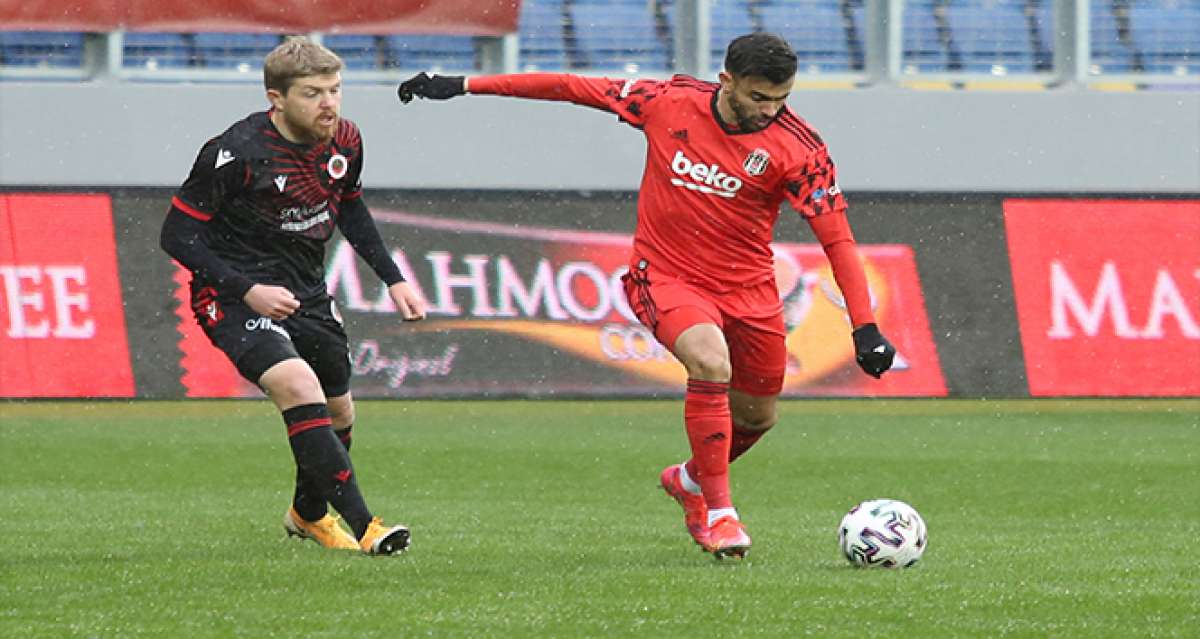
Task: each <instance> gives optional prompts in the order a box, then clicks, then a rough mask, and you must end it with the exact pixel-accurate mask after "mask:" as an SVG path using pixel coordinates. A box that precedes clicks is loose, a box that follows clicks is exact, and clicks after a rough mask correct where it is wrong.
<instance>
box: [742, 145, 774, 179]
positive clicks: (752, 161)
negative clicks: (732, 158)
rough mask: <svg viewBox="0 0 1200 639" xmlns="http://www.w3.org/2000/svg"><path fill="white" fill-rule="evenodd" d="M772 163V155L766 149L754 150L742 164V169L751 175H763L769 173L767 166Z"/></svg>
mask: <svg viewBox="0 0 1200 639" xmlns="http://www.w3.org/2000/svg"><path fill="white" fill-rule="evenodd" d="M770 162H771V154H770V153H767V150H766V149H754V150H753V151H751V152H750V155H747V156H746V161H745V162H742V168H743V169H746V173H747V174H749V175H762V174H763V173H766V172H767V164H769V163H770Z"/></svg>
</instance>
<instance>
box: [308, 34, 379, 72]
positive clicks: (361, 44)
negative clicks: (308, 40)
mask: <svg viewBox="0 0 1200 639" xmlns="http://www.w3.org/2000/svg"><path fill="white" fill-rule="evenodd" d="M375 40H376V36H373V35H326V36H324V37H323V38H321V43H322V44H324V45H325V46H327V47H329V48H330V49H331V50H332V51H333V52H334V53H336V54H338V57H340V58H341V59H342V62H344V63H345V64H346V69H347V70H350V71H374V70H377V69H379V68H380V66H382V65H381V59H380V55H379V49H378V48H377V47H376V42H375Z"/></svg>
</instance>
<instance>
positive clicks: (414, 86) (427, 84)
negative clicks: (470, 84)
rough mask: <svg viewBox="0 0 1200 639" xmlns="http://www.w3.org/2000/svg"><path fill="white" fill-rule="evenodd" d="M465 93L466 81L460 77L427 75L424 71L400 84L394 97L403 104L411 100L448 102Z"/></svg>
mask: <svg viewBox="0 0 1200 639" xmlns="http://www.w3.org/2000/svg"><path fill="white" fill-rule="evenodd" d="M466 92H467V79H466V78H465V77H463V76H461V75H437V74H434V75H429V74H427V73H425V72H424V71H422V72H420V73H418V74H417V75H414V76H413V77H411V78H409V79H407V80H405V81H404V82H401V83H400V87H399V88H397V89H396V95H397V96H399V98H400V101H401V102H402V103H404V104H408V103H409V102H412V100H413V98H425V99H427V100H449V99H450V98H453V97H456V96H460V95H463V94H465V93H466Z"/></svg>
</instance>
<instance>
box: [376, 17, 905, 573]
mask: <svg viewBox="0 0 1200 639" xmlns="http://www.w3.org/2000/svg"><path fill="white" fill-rule="evenodd" d="M796 64H797V63H796V55H795V53H794V52H793V51H792V49H791V47H790V46H789V45H788V44H787V42H786V41H784V40H783V39H782V38H780V37H779V36H776V35H772V34H767V33H755V34H750V35H745V36H741V37H739V38H737V39H735V40H734V41H733V42H732V43H730V45H729V48H728V51H727V52H726V56H725V70H724V71H722V72H721V73H720V76H719V80H720V81H719V82H716V83H713V82H705V81H702V80H698V79H695V78H691V77H687V76H678V75H677V76H675V77H673V78H671V79H670V80H665V81H659V80H620V79H618V80H613V79H607V78H589V77H580V76H575V75H569V74H554V73H528V74H514V75H495V76H482V77H472V78H469V79H466V78H463V77H461V76H439V75H434V76H429V75H426V74H424V73H422V74H419V75H417V76H415V77H413V78H411V79H409V80H407V81H405V82H404V83H402V84H401V85H400V87H399V96H400V100H401V101H402V102H405V103H407V102H409V101H411V100H412V99H413V98H414V97H421V98H428V99H433V100H444V99H448V98H452V97H454V96H458V95H464V94H466V93H473V94H490V95H502V96H514V97H523V98H535V99H543V100H560V101H568V102H573V103H575V104H581V105H584V106H590V107H593V108H597V109H602V110H605V111H610V112H612V113H615V114H616V115H617V117H618V118H619V119H620V120H622V121H624V122H626V123H627V124H630V125H632V126H634V127H636V128H638V129H641V131H642V132H643V133H644V134H645V135H646V142H647V151H646V165H645V169H644V173H643V176H642V183H641V187H640V189H639V194H638V220H637V229H636V231H635V232H634V238H633V251H632V255H631V257H630V261H629V273H628V274H627V275H626V276H625V278H624V283H625V292H626V295H627V296H628V298H629V304H630V307H631V308H632V309H633V310H634V312H635V313H636V314H637V316H638V319H640V320H641V321H642V322H643V323H644V324H646V326H648V327H650V328H651V329H652V330H653V331H654V335H655V337H656V338H657V339H658V340H659V341H660V342H662V344H663V345H664V346H665V347H666V348H668V349H669V350H670V351H671V352H672V353H673V354H674V355H675V357H676V358H677V359H678V360H679V361H680V362H681V363H682V364H683V365H684V367H685V368H686V369H687V374H688V382H687V394H686V399H685V400H684V411H683V412H684V423H685V425H686V429H687V435H688V440H689V442H690V444H691V450H692V457H691V459H689V460H688V461H687V462H686V463H683V464H676V465H672V466H668V467H667V468H666V469H664V470H663V472H662V474H661V475H660V481H661V483H662V486H663V488H664V489H665V490H666V491H667V493H668V494H670V495H671V496H672V497H674V498H675V500H676V501H678V502H679V504H680V505H681V506H682V507H683V510H684V520H685V524H686V525H687V529H688V531H689V533H690V534H691V535H692V538H693V539H694V540H695V541H696V542H697V543H698V544H700V545H701V546H702V547H703V548H704V549H705V550H706V551H708V552H711V553H713V554H714V555H716V556H717V557H724V556H736V557H743V556H745V554H746V552H747V551H748V550H749V548H750V536H749V535H748V534H747V533H746V529H745V527H744V526H743V525H742V522H741V521H740V519H739V518H738V513H737V511H736V510H735V509H734V507H733V501H732V499H731V497H730V491H729V464H730V462H732V461H734V460H736V459H737V458H738V457H739V456H741V455H742V454H743V453H745V452H746V451H747V450H748V449H749V448H750V447H751V446H753V445H754V444H755V443H756V442H757V441H758V440H759V438H761V437H762V436H763V434H764V433H766V431H767V430H769V429H770V428H771V427H772V426H774V425H775V423H776V421H777V411H776V404H777V399H778V396H779V393H780V391H781V390H782V388H783V378H784V371H785V368H786V362H787V349H786V345H785V338H786V330H785V327H784V321H783V305H782V302H781V301H780V298H779V291H778V288H777V287H776V284H775V276H774V273H775V270H774V259H773V256H772V252H771V247H770V242H771V240H772V238H773V235H774V226H775V221H776V219H777V218H778V217H779V209H780V205H781V204H782V203H783V201H784V200H785V199H786V200H787V201H788V202H790V203H791V205H792V207H793V208H794V209H795V210H796V211H798V212H799V213H800V215H801V216H802V217H804V219H805V220H807V221H808V223H809V225H810V227H811V228H812V230H813V232H814V233H815V234H816V236H817V239H818V240H819V241H820V242H821V246H822V247H823V248H824V250H825V253H826V255H827V256H828V258H829V261H830V263H831V264H832V267H833V274H834V278H835V279H836V280H837V283H838V286H839V287H840V288H841V290H842V294H843V296H844V297H845V300H846V308H847V309H848V311H849V315H850V322H851V323H852V325H853V331H852V336H853V343H854V348H855V351H856V359H857V361H858V363H859V365H860V366H861V367H862V369H863V370H864V371H865V372H866V373H867V374H869V375H872V376H874V377H879V376H880V375H882V374H883V373H884V371H887V370H888V369H889V368H890V367H891V365H892V358H893V357H894V355H895V349H894V348H893V347H892V345H891V344H890V343H889V342H888V341H887V339H885V338H884V337H883V335H882V334H881V333H880V331H879V328H878V327H877V325H876V324H875V320H874V317H873V314H872V310H871V300H870V293H869V291H868V288H867V280H866V275H865V273H864V271H863V267H862V264H861V262H860V261H859V257H858V251H857V249H856V247H855V244H854V236H853V235H852V234H851V231H850V225H849V223H848V221H847V219H846V200H845V197H844V196H843V194H842V192H841V189H840V188H838V184H837V178H836V172H835V169H834V165H833V161H832V160H830V158H829V154H828V152H827V150H826V148H825V144H824V142H822V140H821V138H820V136H819V135H817V132H816V131H815V130H813V128H812V127H810V126H809V125H808V123H806V122H805V121H804V120H803V119H801V118H800V117H799V116H797V115H796V114H795V113H794V112H793V111H792V110H791V109H790V108H789V107H788V106H787V98H788V95H789V93H790V91H791V88H792V84H793V82H794V80H795V74H796Z"/></svg>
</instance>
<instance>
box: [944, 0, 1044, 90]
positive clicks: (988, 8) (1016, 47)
mask: <svg viewBox="0 0 1200 639" xmlns="http://www.w3.org/2000/svg"><path fill="white" fill-rule="evenodd" d="M947 18H948V19H949V22H950V32H951V34H952V36H953V38H954V42H955V44H957V45H958V49H959V51H960V52H962V57H963V71H966V72H968V73H991V72H994V71H995V70H997V69H1003V70H1004V71H1005V72H1007V73H1014V72H1016V73H1030V72H1032V71H1033V45H1032V40H1031V39H1030V37H1029V36H1030V34H1029V25H1028V23H1027V22H1026V20H1025V13H1024V1H1023V0H952V2H951V4H950V7H949V11H948V13H947Z"/></svg>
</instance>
